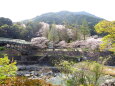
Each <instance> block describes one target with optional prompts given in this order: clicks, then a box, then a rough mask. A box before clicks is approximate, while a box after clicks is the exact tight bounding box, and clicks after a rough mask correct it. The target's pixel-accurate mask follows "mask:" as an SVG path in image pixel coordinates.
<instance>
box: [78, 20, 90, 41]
mask: <svg viewBox="0 0 115 86" xmlns="http://www.w3.org/2000/svg"><path fill="white" fill-rule="evenodd" d="M80 30H81V33H82V34H83V39H84V40H85V39H86V36H87V35H89V33H90V30H89V26H88V22H87V21H86V19H83V21H82V25H81V28H80Z"/></svg>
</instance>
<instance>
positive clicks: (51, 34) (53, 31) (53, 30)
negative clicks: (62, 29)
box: [48, 24, 59, 43]
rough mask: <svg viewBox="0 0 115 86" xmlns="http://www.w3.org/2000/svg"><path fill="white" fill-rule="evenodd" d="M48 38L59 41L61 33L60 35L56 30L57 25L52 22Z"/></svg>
mask: <svg viewBox="0 0 115 86" xmlns="http://www.w3.org/2000/svg"><path fill="white" fill-rule="evenodd" d="M48 39H49V40H50V41H52V42H54V43H55V42H58V41H59V35H58V32H57V30H56V27H55V25H54V24H52V25H51V26H50V31H49V34H48Z"/></svg>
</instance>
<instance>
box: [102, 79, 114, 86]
mask: <svg viewBox="0 0 115 86" xmlns="http://www.w3.org/2000/svg"><path fill="white" fill-rule="evenodd" d="M101 86H115V79H110V80H106V81H105V83H103V84H101Z"/></svg>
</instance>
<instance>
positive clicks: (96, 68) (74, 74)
mask: <svg viewBox="0 0 115 86" xmlns="http://www.w3.org/2000/svg"><path fill="white" fill-rule="evenodd" d="M60 67H63V69H62V71H63V72H64V73H69V74H70V75H71V77H70V76H67V77H68V78H67V85H66V86H98V80H99V78H100V77H101V75H102V71H103V66H102V65H101V64H99V63H97V62H91V61H86V62H81V63H73V62H68V61H62V62H61V63H60ZM69 74H68V75H69Z"/></svg>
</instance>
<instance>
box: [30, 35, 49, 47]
mask: <svg viewBox="0 0 115 86" xmlns="http://www.w3.org/2000/svg"><path fill="white" fill-rule="evenodd" d="M48 42H49V40H48V39H47V38H45V37H36V38H33V39H32V40H31V43H32V45H33V46H36V47H38V48H47V44H48Z"/></svg>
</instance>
